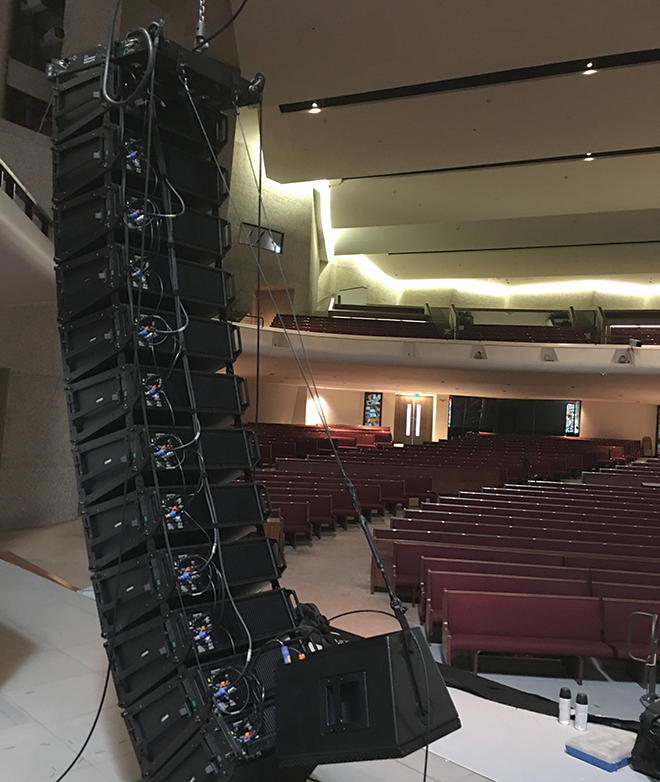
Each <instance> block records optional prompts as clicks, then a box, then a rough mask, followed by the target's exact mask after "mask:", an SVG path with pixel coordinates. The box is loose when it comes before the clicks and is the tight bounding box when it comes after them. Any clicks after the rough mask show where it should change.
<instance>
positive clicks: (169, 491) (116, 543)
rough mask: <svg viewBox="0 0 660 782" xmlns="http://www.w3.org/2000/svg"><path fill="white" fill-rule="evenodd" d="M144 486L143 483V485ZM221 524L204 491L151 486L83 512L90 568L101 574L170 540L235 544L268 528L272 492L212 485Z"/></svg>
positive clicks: (235, 485)
mask: <svg viewBox="0 0 660 782" xmlns="http://www.w3.org/2000/svg"><path fill="white" fill-rule="evenodd" d="M138 483H140V481H139V480H138ZM210 494H211V501H212V503H213V506H214V507H215V511H216V518H215V521H214V520H213V519H212V517H211V513H210V510H209V506H208V504H207V501H206V497H205V496H204V493H203V492H195V493H194V492H192V491H191V489H190V487H185V486H169V487H167V488H166V489H162V490H161V491H159V490H157V489H155V488H150V487H145V486H144V485H143V484H141V485H140V486H139V488H138V489H137V490H136V491H134V492H131V493H129V494H128V495H126V497H124V496H123V494H122V496H120V497H115V498H113V499H111V500H106V501H104V502H100V503H97V504H96V505H88V506H85V507H84V508H83V511H82V518H83V525H84V528H85V540H86V543H87V554H88V556H89V563H90V567H92V568H93V569H95V570H96V569H101V568H105V567H108V566H109V565H112V564H114V563H115V562H117V561H118V560H119V559H120V558H121V559H122V560H124V559H131V558H133V557H136V556H139V555H140V554H144V553H146V550H147V544H148V541H150V540H152V539H155V540H156V541H157V544H158V546H159V548H162V547H164V546H165V540H164V536H165V533H167V536H168V538H169V540H170V542H171V545H173V546H185V545H195V544H203V543H205V542H208V540H209V539H210V538H213V536H214V533H215V532H216V531H217V533H218V535H219V537H220V540H221V541H227V540H232V539H234V537H235V536H236V535H242V534H243V533H244V532H245V530H246V529H247V530H249V529H251V528H252V527H263V525H264V524H265V523H266V520H267V518H268V516H269V515H270V504H269V500H268V493H267V491H266V488H265V487H264V486H261V485H260V484H257V483H233V484H228V485H211V487H210Z"/></svg>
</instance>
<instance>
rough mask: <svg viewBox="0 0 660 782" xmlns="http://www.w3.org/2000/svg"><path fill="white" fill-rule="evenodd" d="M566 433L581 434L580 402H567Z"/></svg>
mask: <svg viewBox="0 0 660 782" xmlns="http://www.w3.org/2000/svg"><path fill="white" fill-rule="evenodd" d="M564 431H565V433H566V434H572V435H575V436H577V435H579V434H580V403H579V402H567V403H566V425H565V427H564Z"/></svg>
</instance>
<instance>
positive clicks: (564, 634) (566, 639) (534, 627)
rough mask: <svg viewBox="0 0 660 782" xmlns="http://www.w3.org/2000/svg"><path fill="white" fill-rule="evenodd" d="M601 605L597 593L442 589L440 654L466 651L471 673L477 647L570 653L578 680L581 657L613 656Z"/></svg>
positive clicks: (448, 658) (481, 649)
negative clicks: (606, 638) (552, 593)
mask: <svg viewBox="0 0 660 782" xmlns="http://www.w3.org/2000/svg"><path fill="white" fill-rule="evenodd" d="M601 611H602V608H601V601H600V598H598V597H581V596H572V595H530V594H514V593H511V592H509V593H502V592H465V591H458V590H457V591H453V590H445V593H444V601H443V616H444V617H445V620H444V623H443V628H442V647H443V653H444V659H445V662H446V663H448V664H451V656H452V651H453V650H456V649H461V650H464V651H468V652H470V654H471V657H472V667H473V670H474V672H475V673H476V672H477V669H478V659H479V653H480V652H503V653H507V654H512V653H513V654H515V653H518V654H539V655H551V656H560V657H575V658H576V659H577V663H578V666H577V672H576V679H577V680H578V682H579V683H581V682H582V676H583V667H584V660H583V658H584V657H591V656H593V657H614V650H613V648H612V647H611V646H610V645H609V644H608V643H605V642H604V641H603V640H602V638H603V623H602V619H601Z"/></svg>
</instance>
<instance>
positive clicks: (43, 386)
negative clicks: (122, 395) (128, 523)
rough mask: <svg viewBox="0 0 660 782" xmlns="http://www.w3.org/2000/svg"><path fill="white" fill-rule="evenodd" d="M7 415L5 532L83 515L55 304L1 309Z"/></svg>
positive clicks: (2, 488)
mask: <svg viewBox="0 0 660 782" xmlns="http://www.w3.org/2000/svg"><path fill="white" fill-rule="evenodd" d="M0 366H1V367H3V369H5V370H6V371H8V377H7V376H6V375H5V377H6V378H7V380H8V382H7V385H6V406H5V415H4V416H3V418H2V424H3V437H2V457H1V459H0V496H2V498H3V513H2V515H1V516H0V530H7V529H21V528H25V527H36V526H45V525H48V524H55V523H58V522H62V521H69V520H71V519H73V518H75V517H76V516H77V513H78V497H77V493H76V484H75V476H74V471H73V460H72V456H71V450H70V445H69V430H68V419H67V410H66V404H65V397H64V384H63V382H62V366H61V363H60V349H59V335H58V330H57V321H56V311H55V302H54V301H53V302H49V303H46V304H33V305H22V306H15V307H11V306H10V307H3V308H1V309H0Z"/></svg>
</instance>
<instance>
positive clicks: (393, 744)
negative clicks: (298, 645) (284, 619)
mask: <svg viewBox="0 0 660 782" xmlns="http://www.w3.org/2000/svg"><path fill="white" fill-rule="evenodd" d="M276 704H277V709H276V713H277V756H278V761H279V764H280V765H281V766H301V765H307V764H316V763H341V762H347V761H355V760H376V759H380V758H397V757H404V756H405V755H408V754H409V753H410V752H413V751H414V750H416V749H419V748H420V747H422V746H424V745H425V744H428V743H429V742H431V741H435V740H436V739H439V738H441V737H442V736H446V735H447V734H448V733H451V732H452V731H454V730H457V729H458V728H460V726H461V723H460V720H459V718H458V713H457V712H456V708H455V707H454V704H453V703H452V701H451V698H450V697H449V693H448V692H447V688H446V686H445V683H444V681H443V680H442V677H441V676H440V672H439V670H438V666H437V663H436V662H435V660H434V659H433V656H432V655H431V650H430V649H429V646H428V644H427V642H426V639H425V638H424V635H423V633H422V631H421V628H419V627H416V628H415V629H414V630H413V631H412V634H411V635H410V636H409V638H408V639H407V640H406V638H405V637H404V635H403V633H402V632H398V633H390V634H388V635H378V636H374V637H372V638H363V639H361V640H359V641H353V642H351V643H348V644H343V645H341V646H337V647H334V648H331V649H324V650H322V651H320V652H317V653H315V654H312V655H308V656H307V657H306V658H305V659H303V660H297V661H295V662H292V663H291V664H289V665H285V666H282V667H281V668H279V669H278V670H277V686H276Z"/></svg>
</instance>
